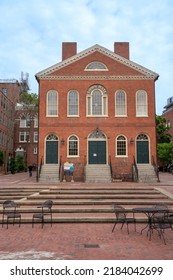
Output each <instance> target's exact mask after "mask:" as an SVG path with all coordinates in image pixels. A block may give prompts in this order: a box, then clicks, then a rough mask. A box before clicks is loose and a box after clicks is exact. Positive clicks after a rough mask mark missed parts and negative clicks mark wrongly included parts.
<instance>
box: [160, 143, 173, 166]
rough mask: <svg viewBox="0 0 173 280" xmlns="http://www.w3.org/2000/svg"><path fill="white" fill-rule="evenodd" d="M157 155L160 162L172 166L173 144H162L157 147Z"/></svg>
mask: <svg viewBox="0 0 173 280" xmlns="http://www.w3.org/2000/svg"><path fill="white" fill-rule="evenodd" d="M157 153H158V157H159V159H160V161H161V162H162V163H163V164H164V165H167V164H170V163H172V160H173V142H170V143H160V144H158V145H157Z"/></svg>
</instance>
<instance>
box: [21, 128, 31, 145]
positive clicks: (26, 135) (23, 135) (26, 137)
mask: <svg viewBox="0 0 173 280" xmlns="http://www.w3.org/2000/svg"><path fill="white" fill-rule="evenodd" d="M29 141H30V135H29V132H28V131H27V132H26V131H21V132H19V142H29Z"/></svg>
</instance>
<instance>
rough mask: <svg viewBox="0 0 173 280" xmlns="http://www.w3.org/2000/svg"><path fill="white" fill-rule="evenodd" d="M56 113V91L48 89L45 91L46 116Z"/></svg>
mask: <svg viewBox="0 0 173 280" xmlns="http://www.w3.org/2000/svg"><path fill="white" fill-rule="evenodd" d="M57 115H58V93H57V91H55V90H50V91H48V93H47V116H57Z"/></svg>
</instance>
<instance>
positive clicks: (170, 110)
mask: <svg viewBox="0 0 173 280" xmlns="http://www.w3.org/2000/svg"><path fill="white" fill-rule="evenodd" d="M162 116H163V117H164V118H165V119H166V125H167V126H168V127H169V131H168V133H169V134H170V135H171V136H172V139H173V97H170V98H168V99H167V104H166V105H165V106H164V110H163V113H162Z"/></svg>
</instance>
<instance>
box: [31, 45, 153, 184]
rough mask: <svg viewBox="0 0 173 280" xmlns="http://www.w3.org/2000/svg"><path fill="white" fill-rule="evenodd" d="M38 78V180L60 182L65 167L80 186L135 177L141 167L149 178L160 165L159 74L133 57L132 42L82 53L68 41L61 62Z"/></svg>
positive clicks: (96, 48) (63, 48) (42, 72)
mask: <svg viewBox="0 0 173 280" xmlns="http://www.w3.org/2000/svg"><path fill="white" fill-rule="evenodd" d="M36 79H37V81H38V83H39V147H38V164H40V163H41V162H42V164H43V166H42V172H41V177H40V180H41V179H42V180H51V179H52V180H58V179H59V177H57V176H58V175H59V174H60V175H61V171H62V169H63V168H62V167H64V166H65V165H64V163H65V162H68V163H70V164H73V167H74V180H75V181H85V180H86V181H88V182H89V181H110V180H111V179H122V180H133V179H134V173H135V172H133V171H137V170H138V175H140V174H142V172H143V171H141V167H143V166H145V167H147V169H145V176H144V177H145V179H146V177H147V176H148V174H149V170H151V169H153V166H152V164H153V163H154V162H156V129H155V81H156V80H157V79H158V74H157V73H155V72H153V71H151V70H149V69H146V68H145V67H143V66H141V65H138V64H137V63H134V62H132V61H131V60H129V43H127V42H125V43H121V42H120V43H114V52H112V51H110V50H108V49H106V48H104V47H102V46H100V45H94V46H92V47H90V48H88V49H86V50H84V51H82V52H80V53H77V44H76V43H75V42H70V43H68V42H66V43H63V44H62V61H61V62H59V63H57V64H55V65H53V66H51V67H49V68H47V69H45V70H43V71H41V72H39V73H37V74H36ZM134 163H136V164H135V165H134ZM49 167H50V169H49ZM53 170H55V171H53ZM51 172H52V173H51ZM94 172H95V173H94ZM53 173H54V174H53ZM139 173H140V174H139ZM55 174H56V176H55ZM136 174H137V172H136ZM141 176H142V175H141ZM144 177H143V179H142V177H141V180H144ZM46 178H47V179H46ZM146 180H147V179H146Z"/></svg>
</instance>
